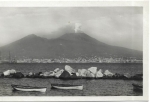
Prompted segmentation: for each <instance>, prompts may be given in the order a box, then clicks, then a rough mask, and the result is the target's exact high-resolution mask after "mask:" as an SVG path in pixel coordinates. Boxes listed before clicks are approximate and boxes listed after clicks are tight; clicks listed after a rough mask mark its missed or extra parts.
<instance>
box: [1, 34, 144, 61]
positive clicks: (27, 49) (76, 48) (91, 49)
mask: <svg viewBox="0 0 150 102" xmlns="http://www.w3.org/2000/svg"><path fill="white" fill-rule="evenodd" d="M0 51H1V52H2V55H3V57H7V56H8V52H9V51H10V52H11V57H17V58H38V59H42V58H77V57H87V58H88V57H95V56H97V57H114V56H115V57H135V58H137V59H142V56H143V53H142V51H137V50H132V49H128V48H123V47H117V46H111V45H108V44H105V43H103V42H100V41H98V40H96V39H95V38H92V37H90V36H89V35H87V34H85V33H67V34H64V35H62V36H60V37H58V38H55V39H46V38H42V37H39V36H37V35H35V34H31V35H28V36H26V37H24V38H22V39H20V40H18V41H15V42H13V43H11V44H9V45H6V46H3V47H1V48H0Z"/></svg>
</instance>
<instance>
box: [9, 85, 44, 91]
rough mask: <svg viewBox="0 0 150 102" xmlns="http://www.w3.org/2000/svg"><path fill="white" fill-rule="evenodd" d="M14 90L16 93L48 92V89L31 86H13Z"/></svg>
mask: <svg viewBox="0 0 150 102" xmlns="http://www.w3.org/2000/svg"><path fill="white" fill-rule="evenodd" d="M12 88H13V90H14V91H28V92H33V91H34V92H46V87H31V86H17V85H12Z"/></svg>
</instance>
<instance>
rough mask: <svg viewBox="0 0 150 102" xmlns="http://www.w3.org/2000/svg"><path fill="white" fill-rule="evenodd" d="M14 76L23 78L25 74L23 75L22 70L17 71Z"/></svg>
mask: <svg viewBox="0 0 150 102" xmlns="http://www.w3.org/2000/svg"><path fill="white" fill-rule="evenodd" d="M12 77H13V78H23V77H24V75H23V74H22V73H21V72H17V73H14V74H13V75H12Z"/></svg>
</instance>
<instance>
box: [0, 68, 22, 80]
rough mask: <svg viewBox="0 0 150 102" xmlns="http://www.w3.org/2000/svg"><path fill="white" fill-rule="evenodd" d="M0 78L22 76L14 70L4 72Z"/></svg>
mask: <svg viewBox="0 0 150 102" xmlns="http://www.w3.org/2000/svg"><path fill="white" fill-rule="evenodd" d="M1 77H5V78H23V77H24V75H23V74H22V73H21V72H17V71H16V70H14V69H11V70H6V71H4V72H3V73H2V74H1Z"/></svg>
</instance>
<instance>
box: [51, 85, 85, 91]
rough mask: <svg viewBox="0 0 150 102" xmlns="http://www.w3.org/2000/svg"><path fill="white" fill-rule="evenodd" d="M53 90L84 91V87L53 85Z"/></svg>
mask: <svg viewBox="0 0 150 102" xmlns="http://www.w3.org/2000/svg"><path fill="white" fill-rule="evenodd" d="M51 88H52V89H64V90H83V85H70V84H51Z"/></svg>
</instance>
